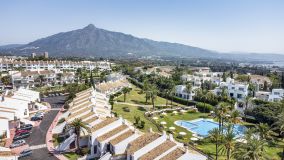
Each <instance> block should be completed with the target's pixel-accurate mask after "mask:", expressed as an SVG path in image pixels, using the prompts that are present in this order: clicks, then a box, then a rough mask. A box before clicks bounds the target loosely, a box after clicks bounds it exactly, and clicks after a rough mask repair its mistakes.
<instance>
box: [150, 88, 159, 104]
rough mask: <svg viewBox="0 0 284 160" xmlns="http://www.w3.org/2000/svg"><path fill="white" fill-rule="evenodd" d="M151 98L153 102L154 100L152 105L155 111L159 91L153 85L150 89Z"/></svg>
mask: <svg viewBox="0 0 284 160" xmlns="http://www.w3.org/2000/svg"><path fill="white" fill-rule="evenodd" d="M150 90H151V92H150V97H151V100H152V105H153V109H155V100H156V98H157V94H158V90H157V87H156V86H155V85H152V86H151V87H150Z"/></svg>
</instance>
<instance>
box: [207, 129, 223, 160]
mask: <svg viewBox="0 0 284 160" xmlns="http://www.w3.org/2000/svg"><path fill="white" fill-rule="evenodd" d="M209 138H210V139H211V141H213V143H215V147H216V148H215V149H216V150H215V152H216V160H218V155H219V150H218V147H219V140H220V139H221V135H220V131H219V129H218V128H214V129H212V130H211V131H209Z"/></svg>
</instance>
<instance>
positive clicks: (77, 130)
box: [70, 118, 89, 153]
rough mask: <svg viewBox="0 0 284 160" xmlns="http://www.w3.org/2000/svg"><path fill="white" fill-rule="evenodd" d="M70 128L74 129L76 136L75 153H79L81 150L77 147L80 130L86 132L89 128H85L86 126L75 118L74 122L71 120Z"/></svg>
mask: <svg viewBox="0 0 284 160" xmlns="http://www.w3.org/2000/svg"><path fill="white" fill-rule="evenodd" d="M70 126H71V127H73V128H74V130H75V134H76V150H77V153H80V152H81V148H80V145H79V140H80V132H81V129H86V130H87V131H89V128H88V127H87V126H86V124H85V123H84V122H83V121H82V120H81V119H78V118H76V119H75V120H73V121H72V122H71V124H70Z"/></svg>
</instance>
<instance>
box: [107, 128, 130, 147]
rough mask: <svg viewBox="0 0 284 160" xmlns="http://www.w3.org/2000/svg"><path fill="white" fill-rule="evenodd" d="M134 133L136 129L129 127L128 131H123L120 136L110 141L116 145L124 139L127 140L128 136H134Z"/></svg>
mask: <svg viewBox="0 0 284 160" xmlns="http://www.w3.org/2000/svg"><path fill="white" fill-rule="evenodd" d="M133 134H135V133H134V131H132V130H130V129H129V130H128V131H127V132H125V133H123V134H122V135H120V136H118V137H116V138H114V139H112V140H111V141H110V144H111V145H116V144H118V143H120V142H122V141H123V140H125V139H126V138H128V137H130V136H132V135H133Z"/></svg>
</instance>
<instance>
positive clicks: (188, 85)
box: [185, 82, 192, 105]
mask: <svg viewBox="0 0 284 160" xmlns="http://www.w3.org/2000/svg"><path fill="white" fill-rule="evenodd" d="M185 89H186V93H187V94H188V98H187V105H188V104H189V95H190V94H191V90H192V84H191V83H190V82H188V83H186V86H185Z"/></svg>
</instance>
